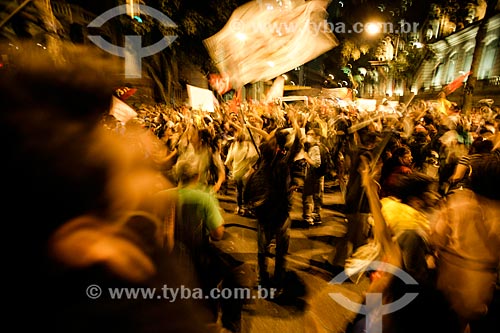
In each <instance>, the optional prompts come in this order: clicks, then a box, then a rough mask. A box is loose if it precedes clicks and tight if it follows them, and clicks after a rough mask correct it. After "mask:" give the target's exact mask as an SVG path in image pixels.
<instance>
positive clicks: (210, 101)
mask: <svg viewBox="0 0 500 333" xmlns="http://www.w3.org/2000/svg"><path fill="white" fill-rule="evenodd" d="M186 86H187V92H188V96H189V105H190V106H191V107H192V108H193V110H201V111H208V112H214V111H215V109H214V100H216V98H215V96H214V93H213V92H212V91H211V90H208V89H203V88H199V87H195V86H191V85H189V84H187V85H186Z"/></svg>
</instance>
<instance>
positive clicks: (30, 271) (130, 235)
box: [0, 45, 206, 333]
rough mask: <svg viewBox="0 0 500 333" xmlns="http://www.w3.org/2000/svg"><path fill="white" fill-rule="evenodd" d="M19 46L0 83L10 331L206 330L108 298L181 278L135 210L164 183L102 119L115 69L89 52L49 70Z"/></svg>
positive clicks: (47, 62) (163, 307)
mask: <svg viewBox="0 0 500 333" xmlns="http://www.w3.org/2000/svg"><path fill="white" fill-rule="evenodd" d="M62 46H63V45H62ZM19 47H20V51H19V53H18V54H16V55H15V57H12V63H11V65H10V66H9V68H4V69H2V70H1V73H0V101H1V107H2V112H1V113H0V117H1V121H0V126H1V133H2V139H3V142H5V143H8V144H6V146H5V147H4V150H3V153H4V156H3V159H4V162H3V163H2V174H3V175H4V176H5V178H4V182H3V189H4V193H5V194H6V196H5V199H4V200H3V204H4V212H6V213H7V212H8V213H10V214H9V215H10V216H11V220H10V221H9V222H8V223H6V224H5V229H4V232H5V235H8V237H7V238H8V240H10V241H11V244H9V245H10V247H9V249H8V252H9V255H8V256H7V260H6V261H5V262H4V265H5V266H4V267H5V268H6V269H7V270H8V271H9V272H10V273H9V274H8V276H7V281H6V283H7V285H8V286H9V290H11V292H12V295H6V297H7V299H6V300H5V301H6V303H7V304H9V315H8V316H7V318H8V320H9V319H10V318H13V319H14V318H15V320H16V322H15V323H13V325H15V326H11V327H15V330H16V331H34V330H40V331H50V332H65V333H67V332H160V331H162V332H180V331H182V332H205V331H206V330H205V329H204V327H203V326H202V325H201V324H200V323H201V320H199V317H202V316H204V314H203V312H202V311H201V310H199V308H198V307H197V306H196V304H195V303H194V302H191V301H188V300H185V301H178V302H175V303H173V302H171V300H168V299H166V298H165V297H163V296H162V295H155V296H154V297H150V298H148V297H142V296H141V295H139V296H138V297H126V296H122V297H121V298H120V297H117V296H115V297H113V296H112V295H111V294H110V290H111V289H110V288H122V287H123V288H132V287H134V288H136V287H141V288H146V287H151V288H156V290H160V289H161V288H162V287H163V286H165V285H168V286H169V287H175V286H179V285H180V276H182V278H183V279H184V278H185V277H184V275H185V273H184V272H180V271H179V269H178V266H177V265H176V264H175V258H174V257H172V256H170V255H168V253H167V252H166V251H165V248H168V246H164V244H165V242H166V241H167V237H165V235H163V233H162V228H161V225H160V222H159V221H158V220H157V219H156V218H155V217H154V216H152V215H151V214H148V213H147V212H145V211H143V210H142V206H143V204H144V202H146V201H147V200H148V198H149V197H150V195H152V193H154V192H156V191H157V190H158V188H166V187H168V186H169V184H168V183H166V182H163V180H162V178H161V176H159V174H158V172H157V170H155V169H153V168H151V164H150V163H148V162H147V161H144V159H142V158H140V157H139V156H138V155H137V153H138V152H137V151H136V150H130V149H128V147H127V146H126V145H125V144H124V141H123V140H121V139H120V136H118V135H115V134H113V132H112V131H109V130H107V129H106V128H105V127H104V126H102V122H101V121H100V119H102V117H103V114H106V113H109V108H110V105H111V96H112V92H113V89H114V87H116V86H117V82H114V81H113V80H112V78H116V77H117V75H116V73H119V72H120V71H122V70H123V67H121V66H120V67H117V64H115V63H113V62H111V61H109V58H108V60H105V59H103V56H102V53H101V54H100V55H99V54H94V52H92V51H91V50H90V49H87V48H81V47H76V46H68V47H67V48H66V47H61V49H60V53H59V54H58V56H59V57H60V59H58V61H54V59H53V58H51V57H50V56H49V55H50V53H49V52H46V51H44V50H43V49H41V48H39V47H36V46H34V47H31V46H29V45H19ZM70 47H71V49H70ZM6 253H7V252H6ZM121 290H122V292H123V291H124V289H121ZM128 290H129V291H130V289H128ZM150 290H152V289H150ZM99 292H101V293H99ZM4 297H5V296H4ZM183 318H189V319H188V320H185V319H183Z"/></svg>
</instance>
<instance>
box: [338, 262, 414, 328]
mask: <svg viewBox="0 0 500 333" xmlns="http://www.w3.org/2000/svg"><path fill="white" fill-rule="evenodd" d="M369 269H372V270H378V271H382V272H386V273H390V274H393V275H395V276H397V277H398V278H400V279H401V280H402V281H403V282H404V283H406V284H407V285H417V284H418V282H417V281H416V280H415V279H414V278H413V277H411V275H409V274H408V273H406V272H405V271H403V270H402V269H400V268H399V267H397V266H394V265H391V264H389V263H386V262H381V261H372V262H370V263H369V264H368V265H367V270H369ZM348 278H349V276H348V275H347V274H346V272H345V271H343V272H342V273H340V274H338V275H336V276H335V277H334V278H333V279H332V280H331V281H330V282H329V283H331V284H342V283H343V282H345V281H346V280H347V279H348ZM328 295H329V296H330V297H331V298H332V299H333V300H334V301H335V302H337V303H339V304H340V305H342V306H343V307H344V308H346V309H348V310H350V311H352V312H355V313H359V314H362V315H365V316H366V321H365V322H366V332H367V333H380V332H382V316H383V315H385V314H389V313H393V312H396V311H398V310H400V309H402V308H403V307H405V306H407V305H408V304H410V303H411V302H412V301H413V300H414V299H415V298H416V297H417V296H418V293H406V294H405V295H403V296H402V297H401V298H400V299H398V300H396V301H394V302H392V303H389V304H382V294H381V293H367V294H366V304H365V305H363V304H359V303H356V302H353V301H351V300H350V299H349V298H347V297H345V296H344V295H342V294H340V293H328Z"/></svg>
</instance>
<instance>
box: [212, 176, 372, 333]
mask: <svg viewBox="0 0 500 333" xmlns="http://www.w3.org/2000/svg"><path fill="white" fill-rule="evenodd" d="M218 198H219V202H220V206H221V208H222V210H223V216H224V219H225V223H226V234H225V236H224V238H223V240H221V241H220V242H219V247H220V248H221V249H222V250H223V251H224V252H226V253H228V254H230V256H231V257H232V258H234V259H235V260H238V261H241V262H243V263H244V265H243V266H244V268H242V272H243V274H246V276H247V277H248V282H249V284H250V285H253V287H254V291H255V293H252V295H253V296H252V297H251V298H252V299H250V300H248V301H247V302H246V304H245V306H244V309H243V314H242V315H243V317H242V333H253V332H255V333H257V332H259V333H261V332H280V333H284V332H333V333H341V332H345V329H346V327H347V325H348V324H349V323H350V322H351V321H352V320H353V319H354V318H355V316H356V313H354V312H351V311H349V310H347V309H345V308H344V307H343V306H341V305H340V304H338V303H337V302H336V301H335V300H334V299H333V298H332V297H331V294H332V293H340V294H342V295H343V296H345V297H348V298H349V299H350V300H352V301H353V302H356V303H360V302H362V299H363V297H362V295H363V292H364V291H365V290H366V288H367V287H368V283H369V281H368V280H367V279H366V278H364V277H363V278H361V280H360V281H359V282H357V283H353V282H352V281H346V282H345V283H341V284H335V283H331V280H332V279H333V278H334V277H335V275H334V274H333V273H332V272H330V271H329V269H328V266H327V263H328V260H329V258H331V256H332V255H333V254H334V253H335V245H336V240H338V238H339V237H342V236H343V235H344V233H345V230H346V229H345V217H344V215H343V214H342V206H343V197H342V195H341V192H340V189H339V187H338V186H335V184H333V183H332V182H327V183H326V185H325V196H324V205H323V210H322V214H321V215H322V221H323V223H322V224H321V225H317V226H313V227H309V226H306V225H305V224H303V223H302V216H301V215H302V214H301V212H302V204H301V193H300V192H295V194H294V203H293V209H292V212H291V218H292V228H291V232H290V235H291V238H290V247H289V252H288V255H287V258H286V260H287V270H288V274H287V279H286V281H287V283H286V287H285V293H284V294H283V295H281V296H280V297H278V298H275V299H263V298H261V297H260V296H262V295H259V294H258V292H259V291H258V288H259V287H258V286H257V232H256V230H257V229H256V226H257V222H256V220H255V219H253V218H251V217H243V216H239V215H237V214H235V209H236V207H237V205H236V193H235V189H234V186H232V185H231V184H229V186H228V189H227V192H226V193H223V192H221V193H219V194H218ZM272 251H273V249H272V248H271V254H272ZM270 261H271V263H270V269H271V272H272V263H273V260H272V256H271V260H270ZM265 292H268V291H265Z"/></svg>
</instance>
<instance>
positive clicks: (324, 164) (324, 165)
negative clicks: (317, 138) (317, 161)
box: [316, 142, 335, 176]
mask: <svg viewBox="0 0 500 333" xmlns="http://www.w3.org/2000/svg"><path fill="white" fill-rule="evenodd" d="M318 146H319V152H320V154H321V165H320V166H319V167H318V168H316V174H317V175H318V176H326V175H329V174H331V173H332V172H333V171H334V170H335V165H334V163H333V159H332V154H331V153H330V149H328V147H327V146H325V144H323V143H321V142H320V143H318Z"/></svg>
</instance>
